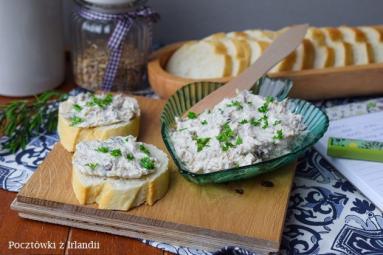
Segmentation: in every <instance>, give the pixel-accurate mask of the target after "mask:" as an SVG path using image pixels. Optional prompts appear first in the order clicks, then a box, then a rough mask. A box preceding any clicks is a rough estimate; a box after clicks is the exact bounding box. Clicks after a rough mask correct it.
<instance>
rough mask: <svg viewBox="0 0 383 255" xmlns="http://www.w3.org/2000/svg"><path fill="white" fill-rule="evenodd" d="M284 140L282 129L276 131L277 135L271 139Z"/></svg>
mask: <svg viewBox="0 0 383 255" xmlns="http://www.w3.org/2000/svg"><path fill="white" fill-rule="evenodd" d="M283 138H284V135H283V131H282V129H279V130H277V133H276V134H275V135H274V136H273V139H278V140H282V139H283Z"/></svg>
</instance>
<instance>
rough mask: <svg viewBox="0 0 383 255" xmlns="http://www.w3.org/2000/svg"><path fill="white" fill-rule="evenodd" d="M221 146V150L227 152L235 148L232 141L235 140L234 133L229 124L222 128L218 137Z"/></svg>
mask: <svg viewBox="0 0 383 255" xmlns="http://www.w3.org/2000/svg"><path fill="white" fill-rule="evenodd" d="M216 138H217V140H218V141H219V142H220V144H221V149H222V150H223V151H227V150H228V149H229V148H231V147H234V145H233V144H232V143H231V140H232V139H233V138H234V131H233V130H232V129H231V128H230V126H229V123H225V124H224V125H223V126H222V131H221V133H219V134H218V136H217V137H216Z"/></svg>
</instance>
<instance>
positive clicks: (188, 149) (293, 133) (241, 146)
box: [171, 91, 305, 173]
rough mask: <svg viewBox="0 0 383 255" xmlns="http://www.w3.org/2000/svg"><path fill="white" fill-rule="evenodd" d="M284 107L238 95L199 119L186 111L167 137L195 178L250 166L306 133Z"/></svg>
mask: <svg viewBox="0 0 383 255" xmlns="http://www.w3.org/2000/svg"><path fill="white" fill-rule="evenodd" d="M286 103H287V101H286V100H284V101H282V102H277V101H276V100H274V99H273V98H272V97H267V98H264V97H261V96H258V95H254V94H252V93H251V92H250V91H243V92H241V93H239V94H238V95H237V96H236V97H234V98H231V99H224V100H223V101H221V102H220V103H219V104H217V105H216V106H214V108H213V109H211V110H208V111H204V112H203V113H201V114H200V115H199V116H197V115H196V114H195V113H193V112H189V113H188V117H187V118H185V119H182V118H176V128H175V130H173V131H172V132H171V141H172V143H173V144H174V148H175V150H176V154H177V156H178V157H179V158H180V159H181V160H182V161H183V163H184V164H185V165H186V167H187V168H188V170H189V171H191V172H194V173H210V172H215V171H220V170H225V169H229V168H233V167H239V166H246V165H251V164H254V163H257V162H261V161H265V160H268V159H272V158H275V157H278V156H281V155H283V154H286V153H288V152H289V151H290V149H291V146H292V141H293V140H294V138H296V137H297V136H299V135H301V134H302V132H304V129H305V126H304V125H303V123H302V116H301V115H298V114H294V113H291V112H290V111H289V110H288V109H287V107H286Z"/></svg>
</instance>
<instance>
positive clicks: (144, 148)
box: [139, 144, 150, 156]
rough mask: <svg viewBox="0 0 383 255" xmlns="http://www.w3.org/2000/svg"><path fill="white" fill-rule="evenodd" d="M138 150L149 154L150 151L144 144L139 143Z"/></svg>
mask: <svg viewBox="0 0 383 255" xmlns="http://www.w3.org/2000/svg"><path fill="white" fill-rule="evenodd" d="M139 148H140V151H142V152H143V153H145V154H146V155H148V156H150V151H149V150H148V148H146V147H145V145H143V144H140V147H139Z"/></svg>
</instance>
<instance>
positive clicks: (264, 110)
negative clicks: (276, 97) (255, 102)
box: [258, 103, 269, 113]
mask: <svg viewBox="0 0 383 255" xmlns="http://www.w3.org/2000/svg"><path fill="white" fill-rule="evenodd" d="M268 110H269V106H268V104H267V103H264V104H263V105H262V106H260V107H258V112H261V113H266V112H268Z"/></svg>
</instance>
